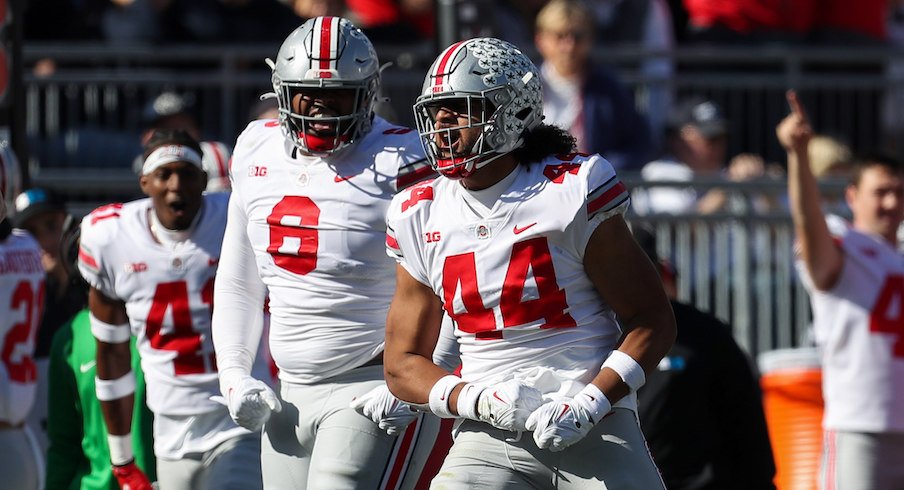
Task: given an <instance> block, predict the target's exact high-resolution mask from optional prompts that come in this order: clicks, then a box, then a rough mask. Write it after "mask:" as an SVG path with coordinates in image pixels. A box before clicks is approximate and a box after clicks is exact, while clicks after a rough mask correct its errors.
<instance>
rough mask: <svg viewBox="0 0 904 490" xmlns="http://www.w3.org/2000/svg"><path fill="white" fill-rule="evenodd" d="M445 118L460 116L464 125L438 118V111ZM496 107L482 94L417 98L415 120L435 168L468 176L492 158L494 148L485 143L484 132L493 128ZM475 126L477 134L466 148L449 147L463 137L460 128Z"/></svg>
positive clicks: (457, 176) (453, 175) (452, 175)
mask: <svg viewBox="0 0 904 490" xmlns="http://www.w3.org/2000/svg"><path fill="white" fill-rule="evenodd" d="M441 110H442V111H443V112H445V117H444V119H445V120H447V121H451V120H455V121H456V123H457V122H458V121H459V120H460V119H461V118H463V119H465V120H466V121H467V122H466V123H465V124H464V125H458V124H450V122H438V121H437V116H438V115H439V113H440V111H441ZM494 111H495V108H494V107H493V106H492V104H489V103H488V102H487V100H486V97H485V96H484V95H451V96H446V97H438V98H431V99H423V100H419V101H418V102H417V103H416V104H415V106H414V112H415V120H416V124H417V129H418V134H419V135H420V137H421V142H422V144H423V146H424V149H425V151H426V152H427V159H428V160H429V161H430V163H431V164H432V165H433V168H434V170H436V171H437V172H439V173H441V174H442V175H443V176H445V177H448V178H451V179H461V178H464V177H468V176H469V175H471V174H472V173H473V172H474V171H475V170H477V169H478V168H480V167H482V166H484V165H486V164H487V163H489V162H490V161H492V160H495V159H496V158H497V157H498V156H499V155H496V156H493V155H491V154H492V153H495V152H494V151H493V149H491V148H489V145H488V144H487V138H486V136H487V134H488V133H489V132H491V131H492V129H493V113H494ZM474 128H478V129H479V130H480V133H479V136H477V138H476V139H475V140H474V141H473V142H471V143H470V144H469V145H468V146H467V148H460V149H458V150H457V151H456V150H455V149H454V148H452V147H451V146H454V145H455V143H458V142H459V140H460V139H461V138H462V131H463V130H471V129H474Z"/></svg>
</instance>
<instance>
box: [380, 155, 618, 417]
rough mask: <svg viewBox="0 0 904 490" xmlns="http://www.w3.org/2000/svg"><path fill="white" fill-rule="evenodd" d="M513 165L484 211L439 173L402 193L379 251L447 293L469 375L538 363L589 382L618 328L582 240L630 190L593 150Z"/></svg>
mask: <svg viewBox="0 0 904 490" xmlns="http://www.w3.org/2000/svg"><path fill="white" fill-rule="evenodd" d="M513 174H515V175H514V177H513V176H512V174H510V175H509V177H507V178H506V179H505V180H504V181H503V182H501V183H499V184H496V186H500V187H499V191H502V192H501V196H500V197H499V198H498V199H497V200H496V201H495V204H494V205H493V207H492V209H489V210H486V209H484V211H485V212H478V211H477V210H476V209H475V205H474V204H473V198H472V197H471V196H469V195H468V193H469V191H467V190H466V189H465V188H464V187H462V186H461V185H460V183H459V182H457V181H452V180H448V179H444V178H439V179H437V180H435V181H433V182H432V183H429V184H426V185H422V186H419V187H416V188H413V189H412V190H410V191H406V192H402V193H400V194H399V195H398V196H397V197H396V198H395V200H394V201H393V204H392V207H391V208H390V212H389V214H388V217H387V223H388V228H389V229H388V233H387V238H386V244H387V252H388V253H389V254H390V255H392V256H394V257H396V259H397V260H398V261H399V263H400V264H401V265H402V266H403V267H405V269H406V270H407V271H408V272H409V273H410V274H411V276H412V277H413V278H414V279H416V280H418V281H420V282H421V283H423V284H425V285H427V286H429V287H430V288H431V289H433V291H435V292H436V294H437V296H439V298H440V299H441V300H442V301H443V306H444V308H445V310H446V312H447V313H448V315H449V316H450V317H451V318H452V319H453V320H454V323H455V335H456V337H458V342H459V344H460V346H461V358H462V371H461V375H462V378H463V379H465V380H466V381H476V382H492V381H498V380H501V379H505V378H508V377H510V376H512V375H517V374H516V373H518V372H523V371H527V370H530V369H531V368H535V367H542V368H548V369H551V370H553V371H554V372H556V373H557V374H558V375H559V376H558V377H559V378H560V379H570V380H578V381H580V382H583V383H586V382H589V381H590V380H591V379H592V378H593V377H594V376H595V375H596V373H597V372H599V369H600V366H601V364H602V362H603V360H604V359H605V357H606V355H608V353H609V351H610V350H612V348H613V347H614V345H615V342H616V341H617V340H618V337H619V335H620V333H621V331H620V327H619V325H618V324H617V322H616V320H615V315H614V313H613V312H612V310H611V309H610V308H609V307H608V305H606V304H605V303H604V302H603V300H602V299H601V298H600V296H599V293H598V292H597V290H596V288H595V287H594V286H593V284H592V283H591V281H590V279H589V278H588V276H587V273H586V272H585V271H584V265H583V260H584V248H585V246H586V245H587V242H588V240H589V239H590V236H591V234H592V233H593V231H594V230H595V229H596V226H597V225H598V224H599V223H600V222H602V221H603V220H605V219H608V218H609V217H610V216H612V215H614V214H616V213H622V212H624V210H625V209H626V208H627V203H628V192H627V190H626V189H625V186H624V185H623V184H622V183H621V182H620V181H619V179H618V178H617V177H616V175H615V172H614V171H613V169H612V167H611V165H610V164H609V162H607V161H605V160H604V159H602V158H601V157H599V156H598V155H593V156H587V155H565V156H561V157H548V158H546V159H544V160H543V161H541V162H536V163H531V164H530V165H528V166H524V165H519V166H518V167H517V168H516V169H515V170H514V171H513ZM508 182H511V183H510V185H508V187H507V189H502V188H501V186H505V185H506V183H508ZM494 187H495V186H494ZM626 403H630V402H628V401H626Z"/></svg>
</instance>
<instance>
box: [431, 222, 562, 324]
mask: <svg viewBox="0 0 904 490" xmlns="http://www.w3.org/2000/svg"><path fill="white" fill-rule="evenodd" d="M529 270H532V271H533V278H534V282H535V283H536V284H537V296H538V297H537V298H534V299H529V300H527V301H524V300H523V296H524V286H525V284H526V283H527V279H528V271H529ZM459 284H461V299H462V303H463V304H464V307H465V310H466V311H465V312H464V313H455V312H454V311H452V301H453V299H454V298H455V292H456V291H457V289H458V285H459ZM443 302H444V306H445V308H446V311H447V312H448V314H449V316H450V317H451V318H452V319H453V320H455V322H456V324H457V325H458V328H460V329H461V330H462V331H463V332H467V333H473V334H478V335H479V334H481V333H483V332H492V331H495V330H496V319H495V317H494V316H493V311H492V309H489V308H486V307H485V306H484V303H483V299H482V298H481V296H480V291H479V288H478V285H477V264H476V261H475V258H474V252H470V253H466V254H461V255H453V256H451V257H447V258H446V261H445V263H444V264H443ZM566 309H568V302H567V301H566V298H565V291H564V290H562V289H559V285H558V283H557V282H556V271H555V268H554V267H553V263H552V256H551V255H550V253H549V244H548V242H547V239H546V237H537V238H532V239H530V240H525V241H523V242H518V243H516V244H515V245H514V246H513V247H512V256H511V259H510V260H509V267H508V272H507V273H506V275H505V282H504V283H503V285H502V293H501V296H500V300H499V310H500V312H501V313H502V326H503V327H504V328H505V327H515V326H518V325H524V324H527V323H531V322H534V321H536V320H539V319H541V318H542V319H543V320H544V324H543V326H542V327H540V328H565V327H574V326H576V325H577V323H576V322H575V321H574V318H572V316H571V314H569V313H568V312H566V311H565V310H566ZM479 336H481V337H482V338H491V337H490V336H486V335H479ZM496 338H499V337H498V336H497V337H496Z"/></svg>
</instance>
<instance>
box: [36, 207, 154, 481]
mask: <svg viewBox="0 0 904 490" xmlns="http://www.w3.org/2000/svg"><path fill="white" fill-rule="evenodd" d="M78 239H79V227H78V222H77V221H75V220H73V221H71V224H70V226H68V227H67V229H66V230H65V231H64V235H63V239H62V242H63V243H62V247H61V248H62V250H61V252H60V255H61V256H62V257H61V262H62V264H63V267H64V268H65V269H66V270H67V272H68V273H69V275H70V276H71V277H72V278H73V279H74V281H73V282H74V284H73V289H77V290H79V291H80V292H81V294H82V295H83V297H84V298H85V300H86V301H87V298H88V285H87V284H86V283H85V282H84V280H83V279H82V278H81V276H80V275H79V272H78V264H77V260H78V258H77V257H78V244H79V240H78ZM129 348H130V350H131V352H132V370H133V371H134V372H135V406H134V410H133V413H132V419H133V420H134V421H135V422H134V424H133V426H134V427H135V430H134V432H133V438H132V449H133V451H134V454H135V462H136V464H137V465H138V467H139V468H140V469H141V470H142V471H143V472H144V473H145V474H146V475H147V476H148V479H150V480H151V481H155V480H156V479H157V472H156V463H155V461H154V439H153V431H152V425H153V416H152V415H151V411H150V410H149V409H148V407H147V404H146V403H145V385H144V372H143V371H142V370H141V359H140V357H139V355H138V349H137V348H136V347H135V338H134V337H132V339H131V340H130V343H129ZM96 355H97V341H96V340H95V339H94V336H93V335H92V334H91V324H90V320H89V313H88V309H87V308H85V309H83V310H81V311H80V312H79V313H78V314H77V315H76V316H75V317H74V318H73V319H72V320H71V321H69V323H67V324H66V325H64V326H63V327H62V328H60V329H59V330H58V331H57V333H56V334H55V335H54V336H53V344H52V346H51V348H50V369H49V375H48V376H47V378H48V379H49V386H50V390H49V403H48V408H49V410H48V417H47V433H48V437H49V439H50V447H49V448H48V450H47V473H46V479H45V482H46V486H45V488H46V489H47V490H65V489H70V488H86V489H87V488H96V489H110V490H115V489H118V488H119V484H118V483H117V482H116V481H115V478H114V477H113V473H112V467H111V464H110V449H109V446H108V443H107V429H106V427H105V426H104V419H103V414H102V413H101V409H100V402H99V401H98V400H97V394H96V391H95V390H96V386H95V384H94V379H95V377H96V376H97V372H96V371H97V370H96V367H95V358H96Z"/></svg>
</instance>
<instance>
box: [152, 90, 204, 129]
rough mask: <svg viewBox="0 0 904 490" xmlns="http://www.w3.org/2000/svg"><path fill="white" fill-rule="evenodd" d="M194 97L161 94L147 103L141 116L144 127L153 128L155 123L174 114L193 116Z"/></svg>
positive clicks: (170, 93) (167, 93) (173, 93)
mask: <svg viewBox="0 0 904 490" xmlns="http://www.w3.org/2000/svg"><path fill="white" fill-rule="evenodd" d="M193 109H194V97H192V96H191V95H180V94H177V93H176V92H163V93H161V94H160V95H158V96H157V97H154V99H153V100H151V101H150V102H148V103H147V104H146V105H145V107H144V110H143V111H142V114H141V119H142V120H143V121H144V123H145V125H147V126H153V125H154V124H155V123H156V122H158V121H160V120H161V119H163V118H165V117H169V116H175V115H176V114H187V115H190V116H193V112H192V111H193Z"/></svg>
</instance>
